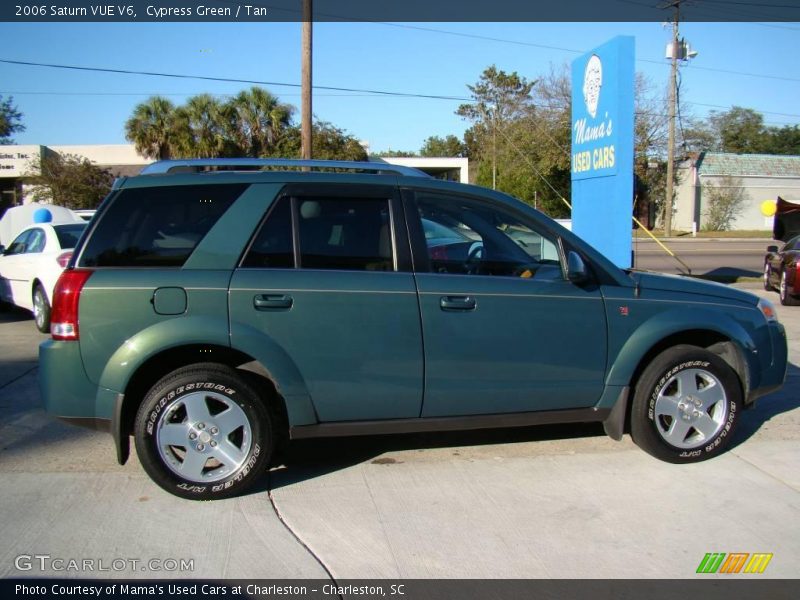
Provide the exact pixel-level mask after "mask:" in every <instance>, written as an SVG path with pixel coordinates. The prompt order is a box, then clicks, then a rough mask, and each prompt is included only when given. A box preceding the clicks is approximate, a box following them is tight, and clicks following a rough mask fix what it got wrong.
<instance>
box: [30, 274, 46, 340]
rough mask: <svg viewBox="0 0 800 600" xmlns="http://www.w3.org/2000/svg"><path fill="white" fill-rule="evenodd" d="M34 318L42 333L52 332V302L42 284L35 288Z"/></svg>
mask: <svg viewBox="0 0 800 600" xmlns="http://www.w3.org/2000/svg"><path fill="white" fill-rule="evenodd" d="M33 319H34V321H36V328H37V329H38V330H39V331H41V332H42V333H50V302H49V301H48V300H47V294H46V293H45V291H44V288H43V287H42V286H41V284H38V283H37V284H36V287H35V288H33Z"/></svg>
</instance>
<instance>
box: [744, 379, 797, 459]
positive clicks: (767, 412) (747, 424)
mask: <svg viewBox="0 0 800 600" xmlns="http://www.w3.org/2000/svg"><path fill="white" fill-rule="evenodd" d="M798 384H800V367H798V366H797V365H793V364H791V363H790V364H789V369H788V371H787V373H786V382H785V383H784V384H783V387H782V388H781V389H780V390H778V391H777V392H775V393H772V394H769V395H768V396H764V397H763V398H759V399H758V400H756V405H755V406H754V407H753V408H750V409H748V410H746V411H744V412H743V413H742V416H741V417H740V418H739V424H738V425H737V429H736V435H735V436H734V438H733V445H732V446H731V447H732V448H735V447H736V446H738V445H740V444H742V443H744V442H745V441H747V440H748V439H750V438H751V437H752V436H753V434H755V433H756V432H757V431H758V430H759V429H761V426H762V425H764V423H766V422H767V421H769V420H771V419H772V418H773V417H776V416H778V415H780V414H782V413H785V412H789V411H790V410H795V409H796V408H798V407H800V393H798V389H797V386H798Z"/></svg>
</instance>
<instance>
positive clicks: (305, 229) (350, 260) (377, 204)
mask: <svg viewBox="0 0 800 600" xmlns="http://www.w3.org/2000/svg"><path fill="white" fill-rule="evenodd" d="M295 203H296V210H297V223H298V237H299V240H300V265H298V266H299V267H300V268H303V269H342V270H351V271H393V270H394V268H395V267H394V251H393V247H392V229H391V219H390V217H389V201H388V200H387V199H385V198H381V199H377V198H376V199H372V198H353V199H346V198H297V199H296V200H295Z"/></svg>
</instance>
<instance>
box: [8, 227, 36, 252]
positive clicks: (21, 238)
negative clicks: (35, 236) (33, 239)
mask: <svg viewBox="0 0 800 600" xmlns="http://www.w3.org/2000/svg"><path fill="white" fill-rule="evenodd" d="M30 236H31V230H30V229H29V230H28V231H23V232H22V233H20V234H19V235H18V236H17V237H16V238H14V241H13V242H11V244H10V245H9V246H8V248H7V249H6V251H5V255H6V256H10V255H13V254H23V253H24V252H27V249H28V242H29V241H30Z"/></svg>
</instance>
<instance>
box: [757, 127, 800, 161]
mask: <svg viewBox="0 0 800 600" xmlns="http://www.w3.org/2000/svg"><path fill="white" fill-rule="evenodd" d="M765 138H766V139H765V143H766V147H765V152H767V153H769V154H784V155H797V154H800V126H797V125H784V126H783V127H769V128H768V129H767V130H766V135H765Z"/></svg>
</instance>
